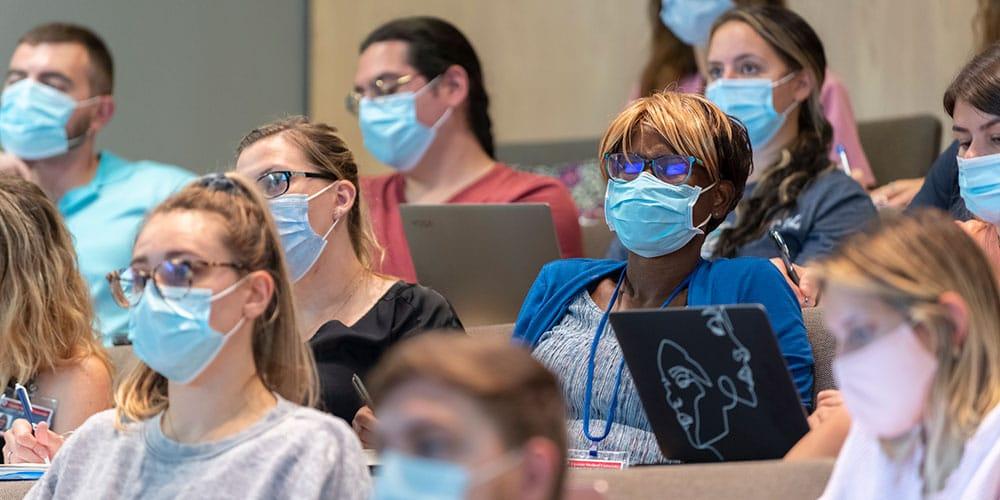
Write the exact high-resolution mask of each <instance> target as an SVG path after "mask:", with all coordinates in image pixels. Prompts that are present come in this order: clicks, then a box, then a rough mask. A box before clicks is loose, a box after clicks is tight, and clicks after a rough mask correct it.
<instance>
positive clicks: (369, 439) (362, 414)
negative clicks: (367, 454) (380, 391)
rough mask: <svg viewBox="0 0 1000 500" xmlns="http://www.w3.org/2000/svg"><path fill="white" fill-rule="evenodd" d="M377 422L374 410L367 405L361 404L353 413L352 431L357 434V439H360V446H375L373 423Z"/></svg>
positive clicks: (370, 447) (367, 447)
mask: <svg viewBox="0 0 1000 500" xmlns="http://www.w3.org/2000/svg"><path fill="white" fill-rule="evenodd" d="M377 423H378V419H376V418H375V412H373V411H372V409H371V408H369V407H367V406H362V407H361V409H360V410H358V412H357V413H355V414H354V420H353V421H352V422H351V427H353V428H354V433H355V434H357V435H358V439H360V440H361V446H362V447H363V448H365V449H372V448H375V424H377Z"/></svg>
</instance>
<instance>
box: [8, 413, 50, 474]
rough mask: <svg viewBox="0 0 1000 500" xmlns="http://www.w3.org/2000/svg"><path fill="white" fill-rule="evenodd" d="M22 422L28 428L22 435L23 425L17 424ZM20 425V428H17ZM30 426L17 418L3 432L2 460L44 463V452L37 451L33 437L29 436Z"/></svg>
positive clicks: (36, 444)
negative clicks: (7, 429) (8, 428)
mask: <svg viewBox="0 0 1000 500" xmlns="http://www.w3.org/2000/svg"><path fill="white" fill-rule="evenodd" d="M19 421H20V422H23V423H24V425H26V426H27V427H28V429H29V431H28V433H27V435H24V434H23V432H24V429H23V426H18V425H17V423H18V422H19ZM18 427H20V428H18ZM30 429H31V426H30V425H29V424H28V422H27V421H26V420H20V419H19V420H17V421H15V422H14V426H12V427H11V429H10V430H9V431H7V432H4V433H3V438H4V441H5V444H4V448H3V454H4V460H5V461H7V462H8V463H37V464H40V463H44V462H45V458H44V455H45V453H44V452H43V453H38V452H37V451H36V447H37V446H38V443H37V441H35V438H34V437H33V436H31V431H30Z"/></svg>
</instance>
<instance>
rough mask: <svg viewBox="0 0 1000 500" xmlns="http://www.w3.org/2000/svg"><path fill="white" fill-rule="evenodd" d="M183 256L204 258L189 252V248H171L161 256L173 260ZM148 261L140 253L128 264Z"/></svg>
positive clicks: (146, 262) (197, 258)
mask: <svg viewBox="0 0 1000 500" xmlns="http://www.w3.org/2000/svg"><path fill="white" fill-rule="evenodd" d="M184 257H187V258H189V259H195V260H206V259H205V258H204V257H202V256H200V255H198V254H196V253H194V252H191V251H189V250H171V251H169V252H167V253H166V254H165V255H164V256H163V260H173V259H178V258H184ZM160 262H163V261H160ZM148 263H149V259H148V258H147V257H146V256H145V255H140V256H138V257H136V258H134V259H132V262H131V263H130V265H134V264H148Z"/></svg>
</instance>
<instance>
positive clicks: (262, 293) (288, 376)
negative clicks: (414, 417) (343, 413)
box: [28, 174, 370, 499]
mask: <svg viewBox="0 0 1000 500" xmlns="http://www.w3.org/2000/svg"><path fill="white" fill-rule="evenodd" d="M108 279H109V281H110V283H111V285H112V286H111V288H112V290H114V291H115V296H116V297H115V298H116V300H118V301H119V302H120V304H121V305H122V306H124V307H127V308H128V309H129V337H130V338H131V340H132V346H133V350H134V352H135V354H136V356H137V357H138V358H139V360H140V361H141V363H140V364H139V365H138V366H137V367H136V368H135V369H134V370H133V371H132V372H131V373H130V374H129V375H128V376H127V377H126V378H125V380H124V381H123V382H122V383H121V385H120V387H119V388H118V390H117V393H116V398H115V402H116V408H115V410H113V411H107V412H104V413H100V414H98V415H95V416H94V417H93V418H91V419H90V420H88V421H87V423H85V424H84V425H83V426H82V427H81V428H80V429H79V430H78V431H77V432H76V433H75V434H74V435H73V436H72V437H71V438H70V439H69V440H67V441H66V444H65V445H64V446H63V448H62V450H61V451H60V453H59V455H58V456H57V457H56V459H55V461H54V462H53V463H52V467H51V469H49V471H48V472H47V473H46V474H45V476H44V477H43V478H42V479H41V480H40V481H39V482H38V484H36V485H35V487H34V488H33V489H32V490H31V492H30V493H29V494H28V498H50V497H59V498H145V497H149V496H155V497H158V498H194V497H197V498H207V497H233V498H236V497H239V498H359V499H360V498H367V497H368V491H369V489H370V479H369V477H368V471H367V467H366V463H365V459H364V456H363V454H362V452H361V447H360V446H359V445H358V440H357V438H355V437H354V435H353V433H352V432H351V430H350V428H349V427H348V426H347V425H345V424H344V423H343V422H342V421H340V420H339V419H336V418H333V417H331V416H329V415H326V414H324V413H321V412H318V411H316V410H313V409H310V408H306V406H310V405H312V404H313V403H314V402H315V400H316V392H317V383H316V367H315V364H314V363H313V360H312V354H311V353H310V352H309V349H308V347H306V346H305V344H303V342H302V339H301V337H300V336H299V334H298V330H297V327H296V316H295V309H294V307H293V300H292V293H291V286H292V285H291V280H290V279H289V277H288V271H287V270H286V266H285V263H284V259H283V257H282V254H281V242H280V240H279V238H278V234H277V231H276V230H275V226H274V222H273V219H272V218H271V215H270V213H269V211H268V209H267V206H266V204H265V202H264V200H263V199H262V198H261V196H260V195H259V194H258V193H257V192H256V190H255V189H254V188H253V185H252V184H251V183H249V182H247V181H245V180H243V179H242V178H239V177H237V176H235V174H227V175H221V174H213V175H210V176H206V177H203V178H201V179H198V180H196V181H194V182H193V183H192V184H190V185H188V186H187V187H186V188H184V189H183V190H181V191H180V192H178V193H177V194H175V195H174V196H172V197H170V198H168V199H167V200H166V201H164V202H163V204H161V205H160V206H158V207H157V208H156V209H155V210H154V211H153V212H152V213H151V214H150V216H149V218H148V219H147V220H146V222H145V224H144V225H143V227H142V228H141V229H140V231H139V235H138V237H137V239H136V242H135V247H134V249H133V251H132V263H131V264H130V265H129V267H127V268H125V269H123V270H120V271H116V272H114V273H111V274H110V275H109V276H108ZM300 405H301V406H300Z"/></svg>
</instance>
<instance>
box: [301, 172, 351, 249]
mask: <svg viewBox="0 0 1000 500" xmlns="http://www.w3.org/2000/svg"><path fill="white" fill-rule="evenodd" d="M334 185H336V181H334V182H332V183H330V185H329V186H327V187H325V188H323V189H320V190H319V191H316V192H315V193H313V195H312V196H310V197H308V198H306V201H310V200H312V199H313V198H315V197H317V196H319V195H321V194H323V193H325V192H327V191H328V190H329V189H330V188H332V187H333V186H334ZM342 218H343V216H341V217H338V218H337V220H335V221H333V224H330V228H329V229H327V230H326V233H324V234H323V240H324V241H326V238H327V237H328V236H330V233H332V232H333V228H335V227H337V223H338V222H340V219H342Z"/></svg>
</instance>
